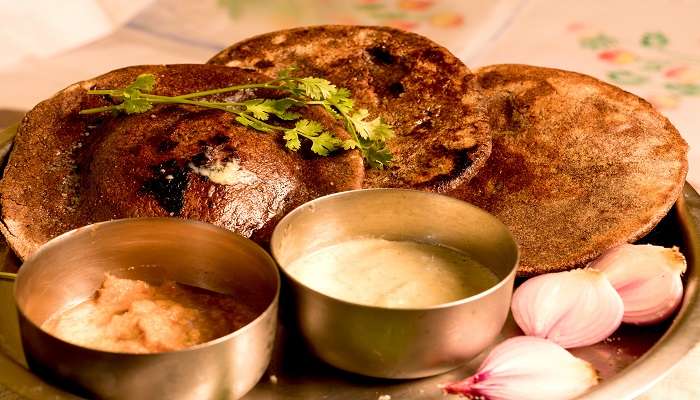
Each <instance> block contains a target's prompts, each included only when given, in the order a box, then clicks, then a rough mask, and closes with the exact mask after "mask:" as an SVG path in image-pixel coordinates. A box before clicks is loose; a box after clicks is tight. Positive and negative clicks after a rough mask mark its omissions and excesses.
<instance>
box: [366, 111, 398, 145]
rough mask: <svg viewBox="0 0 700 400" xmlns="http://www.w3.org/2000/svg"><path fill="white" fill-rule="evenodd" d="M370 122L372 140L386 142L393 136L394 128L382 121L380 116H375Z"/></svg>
mask: <svg viewBox="0 0 700 400" xmlns="http://www.w3.org/2000/svg"><path fill="white" fill-rule="evenodd" d="M370 124H371V126H372V134H371V135H370V138H371V139H372V140H375V141H378V142H386V141H387V140H389V139H391V138H393V137H394V129H393V128H392V127H391V125H388V124H386V123H385V122H384V121H382V119H381V117H377V118H375V119H374V120H373V121H372V122H370Z"/></svg>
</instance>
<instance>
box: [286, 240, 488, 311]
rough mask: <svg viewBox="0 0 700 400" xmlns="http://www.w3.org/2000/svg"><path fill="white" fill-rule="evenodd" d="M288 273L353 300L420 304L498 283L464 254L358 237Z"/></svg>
mask: <svg viewBox="0 0 700 400" xmlns="http://www.w3.org/2000/svg"><path fill="white" fill-rule="evenodd" d="M286 270H287V272H288V273H289V274H290V275H291V276H292V277H294V278H295V279H297V280H298V281H299V282H301V283H303V284H304V285H306V286H308V287H310V288H312V289H314V290H316V291H318V292H321V293H323V294H325V295H328V296H331V297H335V298H337V299H340V300H345V301H348V302H352V303H359V304H364V305H372V306H380V307H389V308H419V307H429V306H434V305H438V304H443V303H449V302H452V301H456V300H460V299H463V298H466V297H469V296H473V295H475V294H478V293H481V292H483V291H484V290H487V289H488V288H490V287H492V286H494V285H495V284H496V283H497V282H498V280H499V279H498V278H497V277H496V275H494V273H493V272H491V270H489V269H488V268H487V267H485V266H483V265H482V264H480V263H479V262H477V261H476V260H474V259H472V258H471V257H469V255H467V254H465V253H464V252H461V251H458V250H455V249H452V248H449V247H444V246H439V245H434V244H427V243H419V242H413V241H391V240H385V239H355V240H349V241H346V242H342V243H339V244H336V245H333V246H329V247H325V248H322V249H320V250H317V251H315V252H313V253H310V254H307V255H304V256H303V257H301V258H299V259H298V260H295V261H294V262H293V263H291V264H290V265H289V266H288V267H287V268H286Z"/></svg>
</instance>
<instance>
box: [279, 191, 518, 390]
mask: <svg viewBox="0 0 700 400" xmlns="http://www.w3.org/2000/svg"><path fill="white" fill-rule="evenodd" d="M367 237H381V238H385V239H389V240H413V241H420V242H429V243H435V244H441V245H445V246H449V247H452V248H455V249H458V250H462V251H465V252H467V253H468V254H469V255H471V256H472V257H473V258H475V259H476V260H477V261H479V262H481V263H482V264H483V265H485V266H487V267H488V268H490V269H491V270H492V271H493V272H494V273H495V274H496V276H497V277H498V278H499V279H500V281H499V282H498V283H497V284H496V285H495V286H493V287H491V288H490V289H488V290H486V291H484V292H481V293H479V294H477V295H475V296H472V297H468V298H465V299H462V300H459V301H455V302H451V303H447V304H441V305H436V306H432V307H425V308H414V309H403V308H402V309H399V308H383V307H373V306H367V305H360V304H355V303H350V302H347V301H343V300H339V299H336V298H333V297H329V296H326V295H324V294H322V293H319V292H317V291H316V290H314V289H311V288H310V287H308V286H306V285H304V284H303V283H302V282H300V281H297V280H296V279H295V278H294V277H293V276H291V275H290V274H289V273H288V272H287V271H286V268H287V266H289V265H290V264H291V263H292V262H294V261H295V260H297V259H298V258H300V257H302V256H303V255H305V254H308V253H310V252H313V251H315V250H318V249H320V248H323V247H326V246H330V245H333V244H336V243H339V242H343V241H346V240H348V239H352V238H367ZM271 249H272V254H273V256H274V257H275V259H276V260H277V263H278V264H279V266H280V267H281V269H282V271H283V272H284V274H285V276H286V278H287V281H288V282H289V284H290V286H291V289H292V290H291V293H292V297H293V301H294V305H295V311H296V322H297V324H298V326H299V329H300V331H301V334H302V336H303V337H304V338H305V339H306V341H307V342H308V344H309V346H310V347H311V349H312V350H313V351H314V352H315V353H316V354H317V355H318V356H319V357H320V358H321V359H323V360H325V361H326V362H327V363H329V364H331V365H333V366H335V367H338V368H341V369H344V370H347V371H350V372H354V373H358V374H362V375H367V376H372V377H379V378H418V377H425V376H431V375H436V374H440V373H443V372H445V371H449V370H451V369H454V368H456V367H458V366H460V365H461V364H464V363H465V362H466V361H468V360H469V359H471V358H473V357H474V356H476V355H477V354H479V353H480V352H481V351H482V350H484V349H485V348H486V347H487V346H488V345H489V344H490V343H491V342H493V341H494V340H495V338H496V337H497V336H498V333H499V332H500V330H501V327H502V326H503V324H504V322H505V320H506V317H507V316H508V310H509V308H510V298H511V294H512V291H513V280H514V278H515V272H516V269H517V265H518V256H519V253H518V246H517V244H516V243H515V240H514V239H513V236H512V235H511V234H510V232H509V231H508V229H507V228H506V227H505V225H503V224H502V223H501V222H500V221H498V220H497V219H496V218H495V217H494V216H492V215H491V214H489V213H487V212H486V211H484V210H482V209H480V208H477V207H475V206H473V205H471V204H468V203H465V202H463V201H460V200H457V199H454V198H451V197H447V196H443V195H439V194H435V193H428V192H419V191H413V190H403V189H372V190H359V191H351V192H344V193H338V194H333V195H329V196H325V197H321V198H319V199H316V200H313V201H311V202H308V203H306V204H304V205H302V206H300V207H299V208H297V209H296V210H294V211H292V212H291V213H289V214H288V215H287V216H286V217H284V218H283V219H282V221H280V223H279V224H278V225H277V227H276V228H275V231H274V233H273V235H272V242H271ZM416 279H420V277H419V276H417V277H416ZM357 290H362V288H361V287H358V288H357Z"/></svg>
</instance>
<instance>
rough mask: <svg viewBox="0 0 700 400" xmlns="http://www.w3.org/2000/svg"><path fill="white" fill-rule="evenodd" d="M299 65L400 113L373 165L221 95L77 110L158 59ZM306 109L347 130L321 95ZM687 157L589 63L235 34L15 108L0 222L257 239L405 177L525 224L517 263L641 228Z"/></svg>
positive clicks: (592, 249)
mask: <svg viewBox="0 0 700 400" xmlns="http://www.w3.org/2000/svg"><path fill="white" fill-rule="evenodd" d="M292 66H293V67H295V68H296V70H295V72H294V73H295V74H297V75H298V76H316V77H323V78H325V79H328V80H330V81H331V82H332V83H333V84H335V85H337V86H338V87H345V88H347V89H349V90H350V91H351V92H352V95H353V99H354V100H355V103H356V104H357V106H358V107H361V108H366V109H367V110H368V111H369V115H370V117H371V118H374V117H377V116H381V117H382V118H383V119H384V120H385V121H387V122H388V123H390V124H391V125H392V126H393V127H394V129H395V132H396V135H395V137H394V138H392V139H390V141H389V142H388V143H387V146H388V148H389V150H390V151H391V152H392V153H393V155H394V159H393V163H392V165H391V166H390V167H387V168H384V169H371V168H369V167H367V166H366V165H364V164H363V160H362V157H361V155H360V154H359V153H358V152H357V151H356V150H350V151H341V152H337V153H335V154H333V155H331V156H329V157H318V156H314V155H311V154H305V153H303V152H299V153H295V152H291V151H289V150H287V149H286V148H285V147H284V141H283V140H282V138H280V137H277V136H275V135H271V134H261V133H260V132H257V131H255V130H252V129H251V128H247V127H244V126H242V125H240V124H237V123H236V122H235V121H234V120H233V119H234V118H233V117H232V116H231V114H228V113H226V112H223V111H219V110H205V109H198V108H193V107H182V106H173V105H157V106H155V107H154V108H153V109H152V110H150V111H149V112H147V113H144V114H133V115H112V114H106V115H91V116H85V115H79V114H78V112H79V111H80V110H82V109H86V108H90V107H98V106H101V105H105V104H109V103H108V101H109V100H108V99H104V98H99V97H96V96H90V95H88V94H87V90H88V89H91V88H98V89H109V88H117V87H124V86H125V85H127V84H128V83H129V82H131V81H133V80H134V79H135V78H136V77H137V76H138V75H139V74H143V73H151V74H154V75H155V77H156V86H155V89H154V93H156V94H160V95H177V94H182V93H187V92H193V91H201V90H207V89H212V88H220V87H224V86H230V85H237V84H244V83H255V82H262V81H266V80H269V79H270V77H274V76H275V75H276V74H277V73H278V72H279V71H281V70H283V69H287V68H289V67H292ZM246 95H249V96H250V95H252V94H250V93H248V94H245V93H244V94H243V95H242V96H244V97H245V96H246ZM270 95H273V96H274V93H272V94H270ZM215 98H216V97H215ZM217 99H218V100H220V101H225V100H226V98H224V97H221V98H217ZM303 113H304V114H305V116H308V117H309V118H313V119H315V120H317V121H321V122H322V123H323V124H324V125H325V128H326V129H328V130H332V131H333V132H335V133H336V136H338V137H341V138H342V137H344V135H347V133H346V132H345V131H344V130H343V127H342V125H340V124H339V123H338V122H337V121H336V120H334V119H333V118H332V117H331V116H329V115H327V114H326V112H325V111H324V110H323V109H322V108H320V107H318V108H316V107H308V108H307V109H304V110H303ZM221 162H227V163H229V164H232V165H234V166H235V168H236V173H237V175H236V176H238V177H240V179H239V180H238V181H236V182H235V184H221V183H217V182H215V181H214V180H212V179H209V178H208V177H207V176H205V175H202V174H198V173H195V172H196V171H197V168H199V167H202V168H205V167H207V166H210V165H212V164H217V163H221ZM686 172H687V145H686V143H685V141H684V140H683V139H682V138H681V136H680V135H679V133H678V131H677V130H676V129H675V128H674V127H673V126H672V125H671V124H670V123H669V121H668V120H667V119H666V118H665V117H663V116H662V115H660V114H659V113H658V112H656V111H655V110H654V109H653V108H652V106H651V105H649V103H647V102H646V101H644V100H642V99H640V98H639V97H636V96H634V95H632V94H630V93H627V92H625V91H623V90H621V89H619V88H617V87H614V86H611V85H608V84H606V83H603V82H601V81H598V80H596V79H594V78H592V77H589V76H585V75H581V74H578V73H574V72H567V71H561V70H555V69H549V68H541V67H533V66H526V65H495V66H488V67H484V68H481V69H479V70H477V71H476V72H472V71H470V70H469V69H468V68H467V67H466V66H465V65H464V64H463V63H462V62H461V61H459V60H458V59H457V58H456V57H454V56H453V55H452V54H451V53H450V52H449V51H447V50H446V49H445V48H443V47H441V46H439V45H437V44H435V43H433V42H432V41H430V40H429V39H427V38H425V37H422V36H419V35H416V34H413V33H407V32H403V31H400V30H396V29H393V28H385V27H358V26H318V27H310V28H299V29H292V30H285V31H279V32H273V33H268V34H265V35H261V36H257V37H254V38H251V39H248V40H245V41H243V42H239V43H236V44H234V45H233V46H231V47H229V48H227V49H225V50H223V51H222V52H220V53H219V54H217V55H215V56H214V57H213V58H212V59H211V60H210V61H209V62H208V63H207V64H204V65H165V66H136V67H128V68H124V69H120V70H116V71H112V72H109V73H107V74H105V75H102V76H100V77H97V78H94V79H90V80H87V81H83V82H80V83H77V84H74V85H72V86H70V87H68V88H66V89H65V90H63V91H61V92H59V93H58V94H56V95H55V96H54V97H52V98H50V99H48V100H46V101H44V102H42V103H40V104H39V105H37V106H36V107H35V108H34V109H33V110H32V111H30V112H29V113H28V114H27V115H26V117H25V118H24V120H23V121H22V123H21V125H20V128H19V131H18V135H17V138H16V140H15V144H14V148H13V150H12V152H11V155H10V158H9V161H8V164H7V167H6V168H5V171H4V176H3V179H2V181H0V207H2V209H1V218H2V224H1V225H0V230H2V233H3V234H4V235H5V237H6V238H7V240H8V242H9V244H10V246H11V247H12V248H13V249H14V250H15V252H16V253H17V254H18V255H19V256H20V257H22V258H24V257H27V256H29V255H30V254H31V253H32V252H33V251H35V250H36V249H37V248H38V247H39V246H40V245H41V244H43V243H45V242H46V241H47V240H49V239H51V238H52V237H54V236H56V235H59V234H60V233H62V232H65V231H67V230H70V229H73V228H76V227H79V226H83V225H86V224H88V223H91V222H97V221H102V220H108V219H114V218H124V217H138V216H173V217H180V218H193V219H198V220H202V221H206V222H210V223H213V224H216V225H219V226H223V227H226V228H228V229H231V230H233V231H236V232H239V233H241V234H243V235H245V236H248V237H251V238H253V239H254V240H256V241H258V242H259V243H262V244H265V243H266V242H267V240H269V235H270V233H271V230H272V228H273V227H274V225H275V224H276V222H277V221H278V220H279V219H280V218H281V217H282V216H284V214H286V213H287V212H289V211H290V210H291V209H293V208H294V207H296V206H298V205H300V204H302V203H304V202H306V201H308V200H310V199H313V198H315V197H318V196H322V195H324V194H328V193H333V192H337V191H343V190H351V189H362V188H376V187H400V188H411V189H418V190H428V191H435V192H439V193H444V194H446V195H450V196H454V197H457V198H460V199H463V200H466V201H469V202H471V203H474V204H476V205H478V206H480V207H482V208H484V209H486V210H487V211H489V212H491V213H493V214H495V215H496V216H497V217H498V218H500V219H501V220H502V221H503V222H504V223H505V224H506V225H507V226H508V227H509V228H510V229H511V230H512V232H513V234H514V235H515V237H516V239H517V240H518V242H519V244H520V247H521V251H522V258H521V266H520V270H519V272H520V274H521V275H524V276H526V275H533V274H537V273H542V272H550V271H558V270H565V269H570V268H574V267H577V266H580V265H583V264H585V263H586V262H588V261H590V260H592V259H593V258H595V257H596V256H598V255H599V254H600V253H601V252H603V251H604V250H606V249H608V248H610V247H612V246H614V245H617V244H620V243H624V242H630V241H635V240H637V239H639V238H641V237H642V236H643V235H645V234H646V233H648V232H649V231H650V230H651V229H652V228H653V227H654V226H655V225H656V224H657V223H658V222H659V220H660V219H661V218H663V216H664V215H665V214H666V213H667V212H668V210H669V209H670V208H671V206H672V205H673V204H674V202H675V200H676V199H677V198H678V196H679V195H680V193H681V190H682V187H683V184H684V181H685V175H686ZM388 206H390V205H388Z"/></svg>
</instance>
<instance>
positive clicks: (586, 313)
mask: <svg viewBox="0 0 700 400" xmlns="http://www.w3.org/2000/svg"><path fill="white" fill-rule="evenodd" d="M511 311H512V313H513V318H514V319H515V322H516V323H517V324H518V326H519V327H520V329H522V330H523V332H524V333H525V334H526V335H528V336H537V337H541V338H545V339H549V340H551V341H553V342H555V343H557V344H559V345H560V346H562V347H564V348H573V347H582V346H588V345H591V344H595V343H598V342H600V341H602V340H604V339H606V338H607V337H608V336H610V335H611V334H612V333H613V332H615V330H616V329H617V328H618V327H619V326H620V324H621V323H622V316H623V313H624V306H623V303H622V299H621V298H620V295H618V294H617V292H616V291H615V289H614V288H613V286H612V285H611V284H610V282H609V281H608V280H607V278H606V276H605V275H604V274H603V273H601V272H599V271H596V270H588V269H577V270H573V271H566V272H556V273H550V274H544V275H540V276H537V277H534V278H531V279H529V280H527V281H525V282H524V283H523V284H522V285H520V287H518V288H517V289H516V290H515V292H514V293H513V301H512V303H511Z"/></svg>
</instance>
